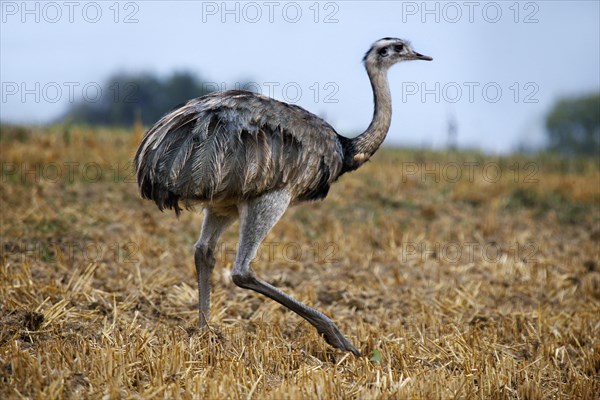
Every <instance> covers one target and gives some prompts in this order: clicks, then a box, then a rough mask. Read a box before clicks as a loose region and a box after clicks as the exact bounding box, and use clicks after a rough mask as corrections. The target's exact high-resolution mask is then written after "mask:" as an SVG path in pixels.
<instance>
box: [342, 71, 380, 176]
mask: <svg viewBox="0 0 600 400" xmlns="http://www.w3.org/2000/svg"><path fill="white" fill-rule="evenodd" d="M367 74H369V79H370V80H371V87H372V88H373V102H374V103H375V110H374V111H373V120H372V121H371V123H370V124H369V127H368V128H367V130H365V131H364V132H363V133H362V134H360V135H359V136H357V137H355V138H354V139H350V140H349V141H348V142H347V145H346V146H345V147H346V148H345V152H344V164H345V168H344V169H345V170H346V171H352V170H355V169H356V168H358V167H360V166H361V165H362V164H364V163H365V162H367V161H368V160H369V158H371V156H372V155H373V154H374V153H375V152H376V151H377V149H378V148H379V146H380V145H381V143H383V140H384V139H385V136H386V135H387V133H388V130H389V129H390V124H391V122H392V96H391V94H390V87H389V85H388V80H387V69H378V68H369V67H367Z"/></svg>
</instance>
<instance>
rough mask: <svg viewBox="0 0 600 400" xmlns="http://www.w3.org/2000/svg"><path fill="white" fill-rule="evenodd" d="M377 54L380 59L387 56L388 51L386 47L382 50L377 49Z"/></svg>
mask: <svg viewBox="0 0 600 400" xmlns="http://www.w3.org/2000/svg"><path fill="white" fill-rule="evenodd" d="M377 54H379V55H380V56H381V57H385V56H387V55H388V49H387V47H384V48H383V49H379V51H378V52H377Z"/></svg>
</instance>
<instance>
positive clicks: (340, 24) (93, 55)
mask: <svg viewBox="0 0 600 400" xmlns="http://www.w3.org/2000/svg"><path fill="white" fill-rule="evenodd" d="M0 8H1V12H2V14H1V18H2V20H1V25H0V81H1V85H2V86H1V103H0V106H1V109H0V120H1V121H2V122H12V123H27V124H43V123H48V122H50V121H55V120H56V119H57V118H59V117H60V116H61V115H62V114H64V112H65V111H66V110H67V109H68V107H69V106H70V105H71V104H72V103H74V102H77V101H89V102H93V101H98V100H99V99H100V98H101V97H102V96H113V97H114V98H118V97H119V96H125V95H127V93H126V92H127V90H128V88H112V89H111V90H110V93H108V92H107V91H106V90H105V91H104V92H102V93H100V92H99V91H98V88H99V87H100V86H101V85H102V84H103V83H104V81H105V80H106V79H107V78H108V77H109V76H110V75H112V74H113V73H115V72H129V73H138V72H150V73H155V74H158V75H160V76H168V75H170V74H172V73H173V72H175V71H189V72H192V73H194V74H196V75H197V76H199V77H200V78H202V79H203V80H205V81H206V82H208V85H210V87H212V88H218V89H236V88H243V87H240V86H241V85H242V84H243V83H245V82H248V81H251V82H253V85H252V86H253V87H252V88H251V89H253V90H258V91H260V92H262V93H263V94H265V95H269V96H271V97H274V98H276V99H279V100H283V101H287V102H290V103H294V104H298V105H300V106H302V107H304V108H306V109H307V110H309V111H311V112H313V113H315V114H317V115H319V116H321V117H323V118H325V119H326V120H327V121H328V122H329V123H330V124H332V125H333V126H334V127H335V128H336V130H337V131H338V132H339V133H340V134H344V135H347V136H354V135H356V134H358V133H360V132H362V131H363V130H364V129H366V127H367V126H368V124H369V122H370V120H371V117H372V114H373V97H372V92H371V86H370V84H369V81H368V77H367V75H366V73H365V71H364V67H363V65H362V63H361V59H362V56H363V54H364V53H365V52H366V51H367V50H368V48H369V47H370V45H371V44H372V43H373V42H374V41H376V40H377V39H380V38H382V37H399V38H403V39H407V40H410V41H411V42H412V45H413V48H414V49H415V50H416V51H418V52H420V53H422V54H426V55H429V56H431V57H433V58H434V60H433V61H432V62H425V61H410V62H406V63H401V64H400V65H396V66H394V67H393V68H392V69H391V70H390V71H389V81H390V88H391V93H392V99H393V100H392V102H393V106H392V108H393V117H392V126H391V128H390V132H389V134H388V137H387V139H386V142H385V144H387V145H401V146H423V147H432V148H443V147H444V146H446V145H447V144H448V126H449V124H450V123H451V122H452V121H453V123H454V124H455V126H456V135H457V144H458V145H459V146H460V147H463V148H477V149H481V150H483V151H486V152H489V153H507V152H510V151H512V150H514V149H515V148H517V147H518V146H522V145H525V146H539V145H541V144H543V140H544V117H545V115H546V114H547V113H548V111H549V110H550V109H551V107H552V105H553V104H554V103H555V102H556V101H557V99H559V98H561V97H565V96H566V97H572V96H578V95H583V94H589V93H594V92H598V91H600V2H599V1H580V2H574V1H522V2H517V1H497V2H491V1H481V2H480V1H457V2H452V1H451V2H438V1H430V2H423V1H414V2H413V1H379V2H378V1H323V2H316V1H306V2H303V1H296V2H294V1H254V2H236V1H232V2H223V1H123V2H116V1H106V2H103V1H97V2H92V1H56V2H53V1H50V2H48V1H30V2H23V1H1V2H0ZM167 111H168V110H165V112H167ZM142 112H143V110H142Z"/></svg>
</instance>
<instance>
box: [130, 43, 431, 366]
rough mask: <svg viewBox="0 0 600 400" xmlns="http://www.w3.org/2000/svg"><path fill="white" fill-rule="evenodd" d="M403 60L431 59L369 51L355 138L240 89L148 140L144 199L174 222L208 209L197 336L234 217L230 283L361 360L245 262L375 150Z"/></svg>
mask: <svg viewBox="0 0 600 400" xmlns="http://www.w3.org/2000/svg"><path fill="white" fill-rule="evenodd" d="M405 60H432V58H431V57H428V56H424V55H422V54H419V53H417V52H416V51H414V50H413V49H412V47H411V45H410V44H409V42H407V41H405V40H402V39H397V38H383V39H380V40H378V41H377V42H375V43H374V44H373V45H372V46H371V48H370V49H369V50H368V51H367V53H366V54H365V56H364V58H363V62H364V65H365V68H366V70H367V74H368V75H369V79H370V81H371V86H372V88H373V98H374V103H375V104H374V105H375V110H374V113H373V120H372V121H371V123H370V124H369V126H368V128H367V129H366V130H365V132H364V133H362V134H361V135H359V136H357V137H355V138H352V139H350V138H346V137H344V136H340V135H339V134H338V133H337V132H336V131H335V129H333V128H332V127H331V126H330V125H329V124H328V123H327V122H325V121H324V120H322V119H321V118H319V117H317V116H316V115H314V114H312V113H310V112H308V111H306V110H304V109H303V108H301V107H298V106H296V105H292V104H286V103H283V102H280V101H277V100H274V99H272V98H269V97H265V96H262V95H260V94H256V93H253V92H247V91H240V90H229V91H223V92H218V93H211V94H208V95H206V96H203V97H199V98H196V99H192V100H189V101H188V102H187V103H185V104H184V105H182V106H181V107H179V108H177V109H175V110H173V111H171V112H169V113H168V114H166V115H165V116H164V117H162V118H161V119H160V120H159V121H158V122H157V123H156V124H155V125H154V126H152V127H151V128H150V129H149V130H148V132H146V134H145V135H144V138H143V140H142V142H141V144H140V146H139V148H138V150H137V153H136V155H135V167H136V170H137V180H138V185H139V188H140V191H141V196H142V197H143V198H146V199H151V200H153V201H154V202H155V203H156V205H157V206H158V208H159V209H160V210H161V211H162V210H164V209H165V208H168V209H174V210H175V213H176V214H177V215H179V213H180V212H181V211H182V208H181V206H180V204H179V203H180V202H182V203H183V205H184V206H185V208H187V209H191V208H192V207H193V206H194V205H197V204H200V205H201V206H202V207H203V208H204V220H203V223H202V229H201V232H200V237H199V239H198V241H197V242H196V244H195V254H194V261H195V265H196V272H197V278H198V292H199V324H200V327H201V328H204V327H206V324H207V321H208V319H209V311H210V277H211V274H212V271H213V269H214V266H215V249H216V246H217V243H218V240H219V237H220V236H221V235H222V234H223V232H224V231H225V230H226V229H227V227H228V226H230V225H231V224H232V223H233V222H234V221H235V220H237V219H238V218H239V220H240V228H239V235H240V237H239V246H238V251H237V254H236V257H235V263H234V266H233V270H232V272H231V277H232V280H233V282H234V283H235V284H236V285H237V286H240V287H242V288H245V289H251V290H254V291H256V292H258V293H262V294H263V295H265V296H267V297H270V298H271V299H273V300H275V301H277V302H278V303H280V304H282V305H283V306H285V307H287V308H289V309H290V310H292V311H294V312H295V313H297V314H298V315H300V316H301V317H302V318H304V319H306V320H307V321H308V322H309V323H310V324H312V325H313V326H314V327H315V328H316V329H317V331H318V332H319V333H320V334H321V335H322V336H323V337H324V339H325V340H326V341H327V343H329V344H330V345H331V346H333V347H336V348H338V349H341V350H344V351H350V352H352V353H354V354H355V355H357V356H358V355H360V352H359V351H358V350H357V349H356V348H355V347H354V346H353V345H352V343H351V342H350V341H349V340H348V339H346V337H345V336H344V335H343V334H342V332H341V331H340V330H339V329H338V327H337V326H336V325H335V324H334V323H333V321H332V320H331V319H330V318H329V317H327V316H326V315H324V314H323V313H321V312H320V311H318V310H315V309H313V308H310V307H308V306H306V305H305V304H303V303H301V302H300V301H298V300H296V299H294V298H292V297H291V296H289V295H287V294H286V293H284V292H282V291H281V290H279V289H278V288H276V287H275V286H273V285H271V284H269V283H267V282H265V281H263V280H261V279H259V278H258V277H257V276H256V274H255V273H254V272H253V271H252V268H251V266H250V262H251V261H252V260H253V259H254V258H255V256H256V253H257V250H258V248H259V246H260V244H261V242H262V241H263V240H264V238H265V237H266V235H267V233H268V232H269V231H270V230H271V229H272V228H273V226H274V225H275V224H276V223H277V221H278V220H279V219H280V218H281V216H282V215H283V213H284V212H285V210H286V209H287V208H288V207H289V206H291V205H295V204H297V203H301V202H304V201H313V200H320V199H323V198H325V196H327V192H328V191H329V187H330V185H331V184H332V183H333V182H335V181H336V180H337V179H338V178H339V177H340V176H341V175H343V174H344V173H346V172H350V171H354V170H355V169H357V168H358V167H360V166H361V165H362V164H364V163H365V162H366V161H367V160H369V158H371V156H372V155H373V154H374V153H375V151H377V149H378V148H379V146H380V145H381V143H382V142H383V140H384V139H385V136H386V134H387V132H388V129H389V127H390V123H391V118H392V103H391V94H390V89H389V85H388V80H387V72H388V69H389V68H390V67H391V66H392V65H394V64H396V63H398V62H400V61H405Z"/></svg>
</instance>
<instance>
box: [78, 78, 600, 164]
mask: <svg viewBox="0 0 600 400" xmlns="http://www.w3.org/2000/svg"><path fill="white" fill-rule="evenodd" d="M244 86H246V85H244ZM244 86H242V88H243V87H244ZM211 89H215V85H214V84H206V83H205V82H203V81H202V80H200V79H198V78H197V77H195V76H194V75H193V74H191V73H188V72H177V73H174V74H172V75H171V76H169V77H166V78H162V79H161V78H158V77H156V76H155V75H152V74H127V73H118V74H115V75H113V76H111V77H110V78H109V79H107V81H106V82H105V83H104V84H103V85H102V86H101V87H100V90H99V91H100V95H97V96H94V97H93V98H87V99H86V98H84V99H82V100H80V101H79V102H78V103H75V104H74V105H73V106H72V107H71V109H70V110H69V111H68V112H67V118H68V119H69V120H71V121H74V122H83V123H87V124H91V125H120V126H131V125H132V124H133V123H134V122H135V121H136V119H137V118H138V116H139V117H141V122H142V123H143V124H144V125H146V126H150V125H152V124H154V123H155V122H156V121H158V120H159V119H160V118H161V117H162V116H163V115H164V114H165V113H166V112H168V111H169V110H171V109H173V108H174V107H175V106H177V105H179V104H182V103H184V102H186V101H187V100H189V99H192V98H194V97H200V96H203V95H205V94H208V93H210V92H211ZM546 132H547V138H548V150H549V151H551V152H555V153H558V154H562V155H567V156H575V155H586V156H600V93H597V94H593V95H588V96H583V97H577V98H568V99H562V100H559V101H558V102H557V103H556V104H555V105H554V107H553V108H552V109H551V111H550V112H549V114H548V115H547V116H546Z"/></svg>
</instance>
